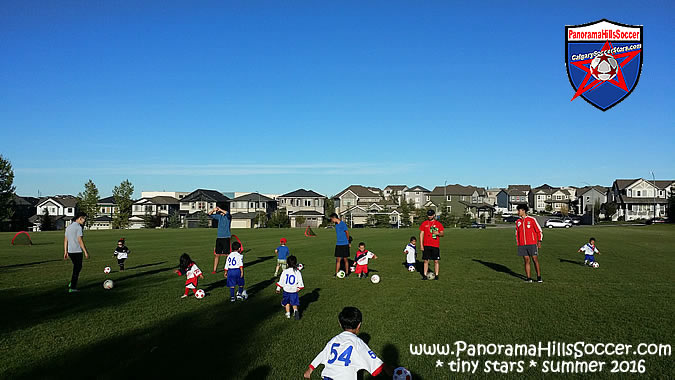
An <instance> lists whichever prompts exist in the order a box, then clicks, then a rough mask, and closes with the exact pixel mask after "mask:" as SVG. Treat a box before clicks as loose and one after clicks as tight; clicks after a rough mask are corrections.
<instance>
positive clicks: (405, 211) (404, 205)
mask: <svg viewBox="0 0 675 380" xmlns="http://www.w3.org/2000/svg"><path fill="white" fill-rule="evenodd" d="M413 207H414V205H413V204H412V203H409V202H401V227H408V226H409V225H410V210H412V209H413Z"/></svg>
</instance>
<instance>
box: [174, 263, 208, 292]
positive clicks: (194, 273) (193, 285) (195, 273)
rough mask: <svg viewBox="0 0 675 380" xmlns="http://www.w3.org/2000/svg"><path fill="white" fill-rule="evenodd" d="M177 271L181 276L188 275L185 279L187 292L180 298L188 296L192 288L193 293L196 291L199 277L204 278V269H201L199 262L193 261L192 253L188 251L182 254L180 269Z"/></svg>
mask: <svg viewBox="0 0 675 380" xmlns="http://www.w3.org/2000/svg"><path fill="white" fill-rule="evenodd" d="M175 272H176V273H178V274H179V275H181V276H186V277H187V280H185V293H184V294H183V295H182V296H181V297H180V298H185V297H187V296H188V293H189V292H190V289H192V294H194V293H196V292H197V285H198V282H199V279H200V278H201V279H202V280H203V279H204V275H203V274H202V271H201V270H199V267H198V266H197V264H195V263H194V261H192V259H191V258H190V255H188V254H187V253H184V254H182V255H181V256H180V261H179V264H178V269H177V270H176V271H175Z"/></svg>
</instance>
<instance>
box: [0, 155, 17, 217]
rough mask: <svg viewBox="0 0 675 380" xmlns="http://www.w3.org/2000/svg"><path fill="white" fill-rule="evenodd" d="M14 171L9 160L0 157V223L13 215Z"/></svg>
mask: <svg viewBox="0 0 675 380" xmlns="http://www.w3.org/2000/svg"><path fill="white" fill-rule="evenodd" d="M14 190H16V188H15V187H14V170H13V169H12V164H11V163H10V162H9V160H7V159H5V158H4V157H3V156H2V155H0V221H3V220H5V219H10V218H11V217H12V215H13V214H14V208H13V207H12V206H13V203H14Z"/></svg>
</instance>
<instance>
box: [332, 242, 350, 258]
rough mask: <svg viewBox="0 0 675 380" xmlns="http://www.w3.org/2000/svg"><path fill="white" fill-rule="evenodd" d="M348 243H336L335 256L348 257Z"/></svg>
mask: <svg viewBox="0 0 675 380" xmlns="http://www.w3.org/2000/svg"><path fill="white" fill-rule="evenodd" d="M349 256H350V254H349V244H348V245H336V246H335V257H349Z"/></svg>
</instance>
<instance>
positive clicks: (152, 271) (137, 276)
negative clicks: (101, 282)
mask: <svg viewBox="0 0 675 380" xmlns="http://www.w3.org/2000/svg"><path fill="white" fill-rule="evenodd" d="M173 269H174V268H159V269H153V270H148V271H145V272H138V273H133V274H129V275H126V276H124V277H120V278H118V279H117V280H115V282H123V281H128V280H131V279H134V278H139V277H145V276H152V275H153V274H157V273H162V272H168V271H171V270H173ZM125 272H126V271H125ZM125 272H119V273H125ZM97 286H98V285H97V284H96V285H95V284H89V285H87V286H85V287H84V288H81V289H87V288H91V287H97Z"/></svg>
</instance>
